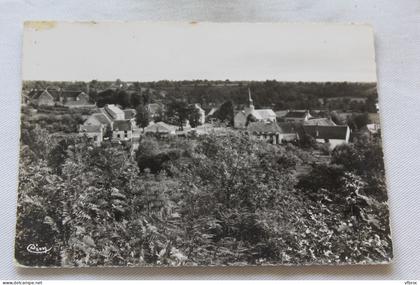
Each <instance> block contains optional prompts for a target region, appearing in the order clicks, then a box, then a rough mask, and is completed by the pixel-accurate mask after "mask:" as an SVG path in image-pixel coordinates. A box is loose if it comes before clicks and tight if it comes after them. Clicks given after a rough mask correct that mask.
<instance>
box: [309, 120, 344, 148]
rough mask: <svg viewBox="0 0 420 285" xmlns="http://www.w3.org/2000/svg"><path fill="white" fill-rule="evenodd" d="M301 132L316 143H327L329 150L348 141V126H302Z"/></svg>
mask: <svg viewBox="0 0 420 285" xmlns="http://www.w3.org/2000/svg"><path fill="white" fill-rule="evenodd" d="M303 131H304V133H305V134H307V135H310V136H311V137H313V138H315V140H316V141H317V142H320V143H329V144H330V149H334V148H335V147H336V146H337V145H340V144H343V143H348V142H349V139H350V128H349V127H348V126H318V125H303Z"/></svg>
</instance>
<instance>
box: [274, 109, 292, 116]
mask: <svg viewBox="0 0 420 285" xmlns="http://www.w3.org/2000/svg"><path fill="white" fill-rule="evenodd" d="M275 113H276V117H277V118H282V117H284V116H286V115H287V113H289V110H279V111H276V112H275Z"/></svg>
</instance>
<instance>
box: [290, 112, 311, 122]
mask: <svg viewBox="0 0 420 285" xmlns="http://www.w3.org/2000/svg"><path fill="white" fill-rule="evenodd" d="M310 118H312V116H311V114H310V113H309V111H308V110H291V111H289V112H287V114H286V115H285V116H284V117H283V119H284V121H285V122H304V121H307V120H309V119H310Z"/></svg>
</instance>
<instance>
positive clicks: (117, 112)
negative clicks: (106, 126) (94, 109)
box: [102, 104, 125, 120]
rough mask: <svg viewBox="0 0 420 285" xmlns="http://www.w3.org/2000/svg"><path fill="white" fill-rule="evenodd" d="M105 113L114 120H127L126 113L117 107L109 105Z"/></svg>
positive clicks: (105, 108) (104, 110) (104, 109)
mask: <svg viewBox="0 0 420 285" xmlns="http://www.w3.org/2000/svg"><path fill="white" fill-rule="evenodd" d="M102 110H103V112H104V113H105V114H106V115H108V116H109V117H111V118H112V120H125V114H124V111H123V110H121V109H120V108H119V107H118V106H117V105H114V104H108V105H106V106H105V107H104V108H103V109H102Z"/></svg>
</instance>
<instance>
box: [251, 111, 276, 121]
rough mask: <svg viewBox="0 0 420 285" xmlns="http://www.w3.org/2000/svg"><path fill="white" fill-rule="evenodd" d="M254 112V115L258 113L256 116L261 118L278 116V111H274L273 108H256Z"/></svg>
mask: <svg viewBox="0 0 420 285" xmlns="http://www.w3.org/2000/svg"><path fill="white" fill-rule="evenodd" d="M252 114H253V115H254V116H255V115H257V116H255V117H256V118H257V119H261V120H266V119H272V118H276V113H274V111H273V110H271V109H256V110H254V111H253V112H252Z"/></svg>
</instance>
